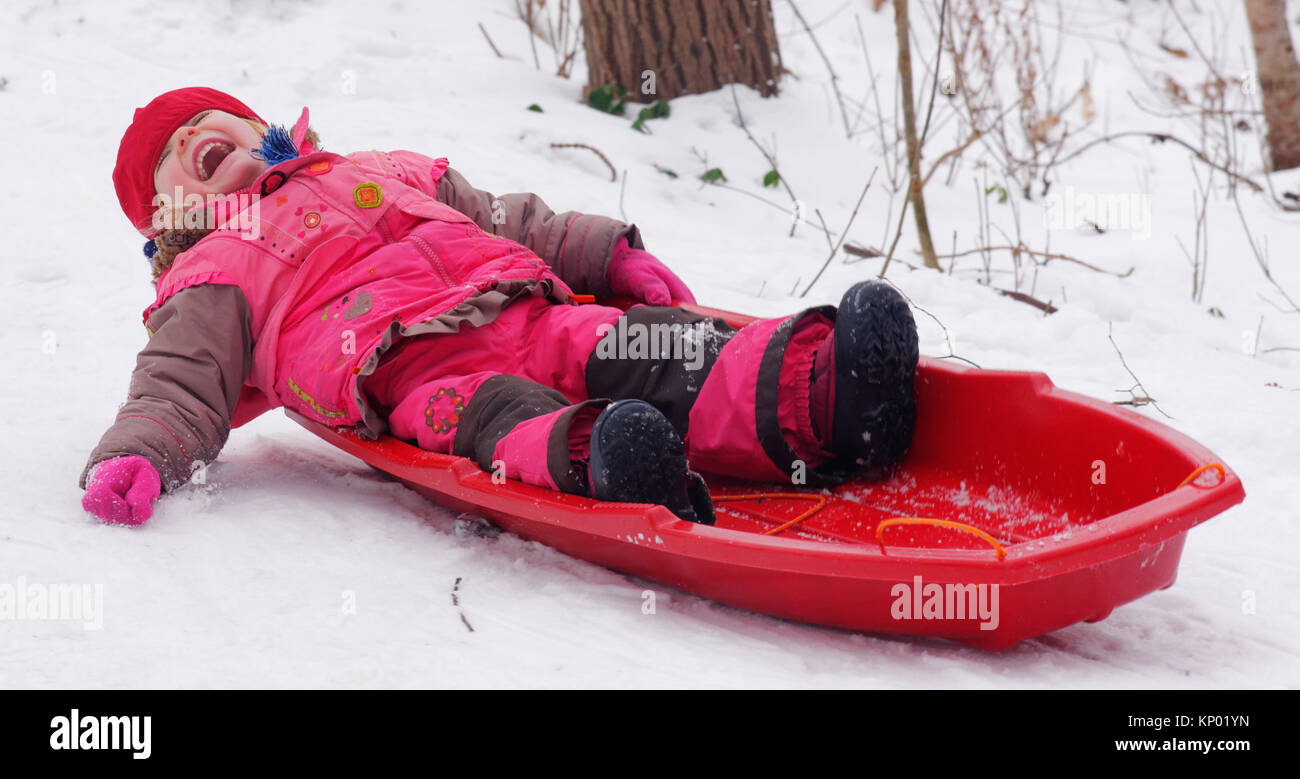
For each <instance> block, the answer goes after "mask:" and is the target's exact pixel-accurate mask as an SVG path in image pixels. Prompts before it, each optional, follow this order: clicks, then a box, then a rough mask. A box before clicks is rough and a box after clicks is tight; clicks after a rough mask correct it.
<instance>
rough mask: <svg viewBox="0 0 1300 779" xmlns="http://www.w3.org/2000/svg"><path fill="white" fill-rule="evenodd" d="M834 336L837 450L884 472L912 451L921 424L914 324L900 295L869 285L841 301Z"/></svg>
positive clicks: (875, 283)
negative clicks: (918, 421) (915, 388)
mask: <svg viewBox="0 0 1300 779" xmlns="http://www.w3.org/2000/svg"><path fill="white" fill-rule="evenodd" d="M834 337H835V417H834V442H833V447H832V450H833V451H834V452H835V453H836V454H837V455H839V456H840V457H841V458H844V459H851V460H852V461H853V462H854V463H856V464H857V465H858V466H859V467H865V468H867V469H873V470H879V469H883V468H886V467H888V466H890V465H893V464H894V463H896V462H898V461H899V460H900V459H902V457H903V455H904V454H905V453H906V452H907V449H908V447H909V446H910V445H911V443H912V430H913V428H914V427H915V424H916V397H915V396H914V395H913V394H912V383H913V379H914V378H915V376H916V363H917V360H918V358H919V351H918V347H917V336H916V321H915V320H914V319H912V311H911V309H910V308H908V305H907V301H906V300H904V299H903V296H902V295H901V294H899V292H898V290H896V289H894V288H893V287H892V286H890V285H888V284H886V283H884V282H883V281H863V282H860V283H858V284H855V285H853V286H852V287H850V288H849V290H848V292H845V293H844V297H843V298H842V299H841V300H840V305H839V309H838V313H837V314H836V316H835V333H834Z"/></svg>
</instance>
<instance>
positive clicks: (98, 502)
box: [81, 455, 162, 525]
mask: <svg viewBox="0 0 1300 779" xmlns="http://www.w3.org/2000/svg"><path fill="white" fill-rule="evenodd" d="M161 492H162V479H161V478H160V477H159V476H158V471H157V470H156V469H155V468H154V467H153V464H152V463H150V462H149V461H148V460H146V459H145V458H143V457H140V456H139V455H129V456H127V457H114V458H113V459H111V460H104V461H103V462H100V463H96V465H95V467H94V469H93V470H91V472H90V478H88V479H86V496H85V497H83V498H82V499H81V507H82V508H84V509H85V510H86V511H89V512H90V513H91V514H94V515H95V516H96V517H99V518H100V519H102V520H103V521H105V522H107V523H109V524H111V525H139V524H142V523H143V522H144V521H145V520H147V519H148V518H149V517H151V516H153V502H154V501H155V500H157V499H158V495H159V494H160V493H161Z"/></svg>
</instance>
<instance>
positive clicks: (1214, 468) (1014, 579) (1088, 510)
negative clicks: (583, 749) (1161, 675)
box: [290, 306, 1246, 650]
mask: <svg viewBox="0 0 1300 779" xmlns="http://www.w3.org/2000/svg"><path fill="white" fill-rule="evenodd" d="M686 308H690V309H692V310H695V311H698V312H700V313H704V314H708V315H711V316H717V317H721V318H723V319H725V320H727V321H728V322H730V323H731V324H732V325H733V326H736V327H740V326H743V325H744V324H746V323H747V322H750V321H753V319H752V318H751V317H746V316H743V315H739V314H734V313H731V312H726V311H719V310H716V309H708V308H703V307H699V306H686ZM916 392H917V407H918V420H917V427H916V436H915V439H914V442H913V444H912V448H911V450H910V452H909V453H908V455H907V457H906V458H905V459H904V461H903V462H902V464H901V465H900V467H899V468H898V469H897V471H896V472H895V473H894V474H893V476H892V477H890V478H889V480H888V481H884V482H874V483H872V482H867V481H864V480H854V481H850V482H848V483H846V484H843V485H841V486H839V487H837V488H836V489H834V490H831V491H819V490H814V489H810V488H803V489H802V490H801V489H800V488H792V487H791V486H789V485H780V486H776V485H772V486H771V488H772V489H777V490H779V491H780V494H781V495H785V496H790V495H795V497H793V498H792V497H774V496H773V493H765V497H762V498H754V497H745V496H753V495H755V494H757V493H762V492H763V490H764V487H763V485H755V484H751V483H742V482H737V481H732V480H727V479H723V478H720V477H713V478H710V479H709V487H710V489H711V492H712V493H713V495H714V500H715V503H716V508H717V513H718V522H717V525H716V526H713V527H707V526H703V525H697V524H693V523H689V522H685V521H682V520H680V519H678V518H677V517H675V516H674V515H673V514H671V513H670V512H669V511H668V510H667V509H665V508H663V507H662V506H651V505H645V504H635V503H602V502H599V501H595V500H590V499H587V498H581V497H577V496H574V495H566V494H562V493H558V492H554V491H551V490H546V489H542V488H539V487H533V486H530V485H527V484H523V483H521V482H517V481H507V482H505V483H502V484H494V483H493V481H492V478H491V475H490V474H488V473H485V472H483V471H482V470H480V469H479V468H478V467H477V466H476V465H474V463H472V462H471V461H469V460H468V459H465V458H461V457H453V456H450V455H445V454H434V453H431V452H426V451H423V450H421V449H418V448H416V447H414V446H411V445H409V444H406V443H404V442H402V441H399V440H397V439H395V438H391V437H387V436H385V437H382V438H381V439H380V440H378V441H373V442H372V441H366V440H363V439H361V438H360V437H358V436H357V435H356V434H354V433H352V432H350V431H345V430H340V429H337V428H331V427H327V426H325V425H322V424H319V423H316V422H313V421H310V420H307V419H305V418H303V417H301V416H299V415H297V414H294V413H292V412H290V416H291V417H292V418H293V419H294V420H295V421H297V422H299V423H300V424H302V425H303V426H304V427H306V428H307V429H308V430H310V431H312V432H313V433H315V434H316V435H318V436H320V437H321V438H323V439H325V440H326V441H328V442H329V443H331V444H333V445H335V446H337V447H339V448H340V449H342V450H344V451H346V452H348V453H350V454H353V455H355V456H357V457H359V458H361V459H362V460H363V461H365V462H366V463H368V464H369V465H371V466H373V467H375V468H377V469H379V470H381V471H384V472H386V473H388V474H391V475H392V476H394V477H395V478H397V479H399V480H400V481H402V482H403V483H405V484H406V485H407V486H409V487H411V488H412V489H414V490H416V491H417V492H419V493H421V494H423V495H425V496H427V497H428V498H430V499H432V500H434V501H435V502H437V503H440V504H442V505H445V506H448V507H450V508H452V509H453V510H457V511H468V512H473V513H475V514H478V515H481V516H485V517H487V518H489V519H491V520H492V521H493V522H495V523H496V524H498V525H500V526H501V527H502V528H503V529H505V530H507V531H509V532H512V533H516V534H518V535H520V536H523V537H524V538H528V539H532V540H535V541H540V542H542V543H544V544H547V545H549V546H552V547H555V548H556V549H559V550H560V551H562V552H564V553H566V554H570V555H573V556H574V557H579V558H582V559H584V560H589V561H591V562H594V563H598V564H600V565H604V566H607V567H609V568H612V569H614V570H617V571H621V572H624V573H627V574H631V575H634V576H639V577H642V578H645V579H649V580H651V581H655V582H659V583H661V584H664V585H667V586H670V587H675V588H677V589H680V590H684V591H686V592H690V593H694V594H696V595H700V596H703V597H706V598H711V599H713V600H716V601H719V602H722V603H726V604H730V605H732V606H738V607H740V608H744V609H749V610H752V611H757V612H761V613H764V614H770V615H773V616H777V617H785V618H789V619H793V620H799V621H801V622H810V623H815V624H819V625H828V626H834V627H839V628H847V629H850V630H857V631H866V632H878V633H895V634H911V635H925V636H940V637H944V638H950V639H955V640H958V641H962V642H965V643H968V644H971V645H974V646H977V647H981V648H984V649H992V650H999V649H1005V648H1007V647H1010V646H1013V645H1014V644H1016V643H1017V642H1019V641H1021V640H1023V639H1026V638H1031V637H1034V636H1039V635H1043V634H1044V633H1048V632H1050V631H1053V630H1057V629H1059V628H1062V627H1065V626H1067V625H1072V624H1074V623H1076V622H1079V621H1081V620H1085V621H1089V622H1095V621H1097V620H1100V619H1103V618H1104V617H1106V616H1107V615H1108V614H1109V613H1110V612H1111V610H1112V609H1114V608H1115V607H1116V606H1119V605H1121V604H1123V603H1127V602H1129V601H1132V600H1134V599H1136V598H1139V597H1141V596H1143V595H1145V594H1147V593H1149V592H1152V591H1154V590H1157V589H1163V588H1166V587H1169V586H1171V585H1172V584H1173V583H1174V580H1175V578H1176V577H1177V572H1178V560H1179V557H1180V556H1181V555H1182V551H1183V542H1184V540H1185V539H1186V532H1187V530H1188V529H1189V528H1191V527H1192V526H1194V525H1197V524H1199V523H1201V522H1204V521H1205V520H1207V519H1209V518H1210V517H1212V516H1214V515H1216V514H1218V513H1219V512H1221V511H1223V510H1225V509H1227V508H1229V507H1231V506H1233V505H1235V504H1237V503H1240V502H1241V501H1242V500H1243V499H1244V498H1245V494H1246V493H1245V490H1244V489H1243V487H1242V484H1241V481H1240V479H1238V478H1237V476H1236V474H1234V473H1233V472H1232V471H1231V470H1229V469H1227V468H1226V467H1224V466H1222V465H1221V464H1219V463H1218V462H1217V458H1216V457H1215V456H1214V455H1213V454H1212V453H1211V452H1210V451H1208V450H1207V449H1205V448H1204V447H1203V446H1201V445H1200V444H1198V443H1196V442H1195V441H1192V440H1191V439H1189V438H1187V437H1186V436H1184V435H1182V434H1180V433H1178V432H1176V431H1174V430H1172V429H1170V428H1168V427H1165V426H1164V425H1161V424H1159V423H1157V422H1155V421H1152V420H1150V419H1147V418H1146V417H1143V416H1141V415H1139V414H1136V413H1133V412H1131V411H1129V410H1127V409H1123V408H1119V407H1117V406H1115V405H1113V404H1111V403H1105V402H1103V401H1099V400H1094V399H1092V398H1088V397H1084V396H1082V395H1077V394H1075V393H1072V392H1066V391H1064V390H1061V389H1058V388H1057V387H1055V386H1054V385H1053V384H1052V382H1051V381H1050V380H1049V379H1048V378H1047V376H1046V375H1044V374H1041V373H1023V372H1013V371H991V370H976V369H972V368H966V367H963V366H959V365H954V364H952V363H948V362H943V361H940V360H936V359H931V358H926V357H922V358H921V364H920V369H919V371H918V374H917V380H916ZM823 503H824V505H823ZM819 506H820V508H818V507H819ZM812 509H817V510H815V511H811V513H810V510H812ZM800 517H804V518H803V519H801V520H800V521H798V522H795V523H794V524H790V523H791V521H792V520H796V519H799V518H800ZM783 526H785V527H784V529H781V528H782V527H783ZM772 531H778V532H775V533H773V532H772ZM994 585H996V586H994Z"/></svg>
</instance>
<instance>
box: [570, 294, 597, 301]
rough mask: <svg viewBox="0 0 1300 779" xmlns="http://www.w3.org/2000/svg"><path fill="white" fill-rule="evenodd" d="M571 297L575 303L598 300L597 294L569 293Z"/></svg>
mask: <svg viewBox="0 0 1300 779" xmlns="http://www.w3.org/2000/svg"><path fill="white" fill-rule="evenodd" d="M569 297H571V298H573V302H574V303H595V302H596V296H595V295H569Z"/></svg>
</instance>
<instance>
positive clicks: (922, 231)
mask: <svg viewBox="0 0 1300 779" xmlns="http://www.w3.org/2000/svg"><path fill="white" fill-rule="evenodd" d="M907 2H908V0H894V37H895V38H897V40H898V76H899V78H900V79H902V82H903V85H902V86H903V95H902V100H903V132H904V133H905V134H906V136H907V177H908V179H909V183H908V188H907V199H908V202H910V203H911V205H912V216H913V217H914V218H915V220H916V237H917V240H918V241H920V243H921V260H922V261H923V262H924V263H925V267H927V268H936V269H937V268H938V267H939V260H938V258H937V257H935V254H934V241H933V240H931V238H930V218H929V216H927V215H926V212H925V196H924V194H923V193H922V190H921V142H920V139H918V138H917V136H916V108H915V106H914V104H913V102H912V47H911V44H910V43H909V42H908V41H909V38H908V32H909V28H908V20H907Z"/></svg>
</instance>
